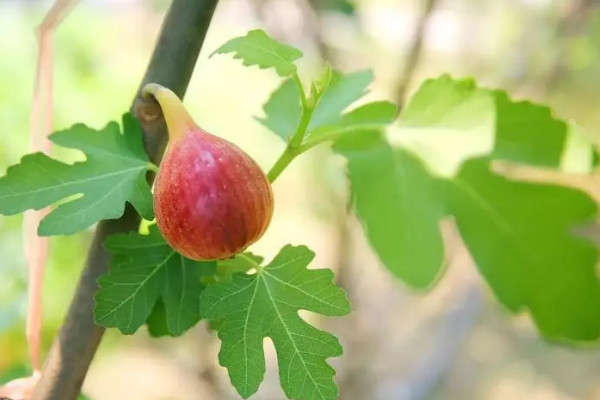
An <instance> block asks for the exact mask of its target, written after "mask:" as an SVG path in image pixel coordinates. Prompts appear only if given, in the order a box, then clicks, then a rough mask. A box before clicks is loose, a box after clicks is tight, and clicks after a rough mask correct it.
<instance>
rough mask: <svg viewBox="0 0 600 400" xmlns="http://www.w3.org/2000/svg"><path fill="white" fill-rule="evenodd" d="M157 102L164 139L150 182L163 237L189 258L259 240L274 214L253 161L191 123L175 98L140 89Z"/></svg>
mask: <svg viewBox="0 0 600 400" xmlns="http://www.w3.org/2000/svg"><path fill="white" fill-rule="evenodd" d="M143 93H144V95H145V96H150V95H152V96H154V98H155V99H156V101H157V102H158V103H159V105H160V107H161V109H162V112H163V115H164V117H165V121H166V123H167V128H168V131H169V143H168V146H167V151H166V154H165V156H164V158H163V160H162V162H161V163H160V167H159V170H158V175H157V177H156V181H155V184H154V212H155V215H156V223H157V225H158V227H159V229H160V231H161V232H162V234H163V236H164V238H165V240H166V241H167V242H168V243H169V244H170V245H171V247H173V248H174V249H175V250H177V251H178V252H179V253H181V254H183V255H184V256H186V257H188V258H191V259H194V260H218V259H224V258H229V257H232V256H234V255H235V254H237V253H239V252H241V251H243V250H244V249H245V248H246V247H248V246H249V245H250V244H252V243H254V242H255V241H256V240H258V239H259V238H260V237H261V236H262V235H263V233H264V232H265V230H266V229H267V226H268V225H269V222H270V221H271V217H272V215H273V193H272V191H271V184H270V183H269V181H268V179H267V177H266V176H265V174H264V173H263V171H262V170H261V168H260V167H259V166H258V164H256V162H255V161H254V160H253V159H252V158H251V157H250V156H249V155H248V154H246V153H245V152H244V151H243V150H241V149H240V148H239V147H237V146H236V145H235V144H233V143H231V142H229V141H227V140H225V139H222V138H220V137H217V136H214V135H212V134H210V133H208V132H206V131H204V130H203V129H201V128H200V127H198V125H196V123H195V122H194V121H193V120H192V118H191V116H190V115H189V114H188V113H187V111H186V110H185V108H184V107H183V105H182V104H181V101H180V100H179V98H178V97H177V96H176V95H175V93H173V92H172V91H171V90H169V89H167V88H165V87H162V86H160V85H157V84H149V85H147V86H145V87H144V90H143Z"/></svg>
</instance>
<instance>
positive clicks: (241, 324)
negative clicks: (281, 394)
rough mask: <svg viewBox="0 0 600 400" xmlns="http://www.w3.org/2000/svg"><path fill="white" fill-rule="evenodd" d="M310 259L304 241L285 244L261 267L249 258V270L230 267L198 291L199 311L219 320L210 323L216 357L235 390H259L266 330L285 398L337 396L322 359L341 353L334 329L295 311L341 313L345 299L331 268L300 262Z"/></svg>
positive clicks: (310, 399)
mask: <svg viewBox="0 0 600 400" xmlns="http://www.w3.org/2000/svg"><path fill="white" fill-rule="evenodd" d="M242 257H244V256H242ZM313 258H314V253H313V252H312V251H310V250H309V249H308V248H307V247H305V246H290V245H287V246H285V247H283V248H282V249H281V251H280V252H279V254H278V255H277V256H276V257H275V258H274V259H273V261H271V263H269V264H268V265H267V266H264V267H261V266H259V265H258V264H256V265H255V268H256V270H257V272H256V273H255V274H253V275H247V274H236V275H234V276H233V280H232V281H231V282H228V283H216V284H213V285H210V286H209V287H208V288H207V289H206V290H204V292H203V293H202V295H201V302H200V307H201V314H202V317H203V318H205V319H208V320H211V321H212V320H219V321H221V322H220V323H219V324H217V325H216V327H218V332H219V338H220V339H221V341H222V345H221V351H220V352H219V361H220V363H221V365H223V366H225V367H226V368H227V369H228V370H229V377H230V379H231V382H232V383H233V385H234V386H235V387H236V389H237V391H238V392H239V393H240V395H241V396H242V397H244V398H248V397H249V396H251V395H252V394H253V393H255V392H256V391H257V390H258V387H259V385H260V382H261V381H262V379H263V377H264V374H265V356H264V351H263V339H264V338H265V337H270V338H271V339H272V340H273V343H274V345H275V349H276V351H277V359H278V363H279V378H280V382H281V386H282V387H283V389H284V391H285V393H286V395H287V396H288V397H289V398H293V399H301V400H314V399H323V400H326V399H327V400H329V399H330V400H333V399H336V398H337V396H338V389H337V387H336V385H335V383H334V381H333V376H334V374H335V371H334V369H333V368H332V367H331V366H329V365H328V364H327V362H326V359H327V358H329V357H335V356H340V355H341V354H342V348H341V346H340V344H339V343H338V340H337V338H336V337H335V336H333V335H331V334H329V333H326V332H323V331H320V330H318V329H316V328H314V327H312V326H311V325H309V324H308V323H306V322H305V321H304V320H303V319H302V318H300V316H299V315H298V310H300V309H303V310H309V311H312V312H317V313H320V314H324V315H345V314H347V313H349V312H350V306H349V304H348V301H347V299H346V297H345V295H344V292H343V291H342V290H340V289H339V288H337V287H336V286H335V285H334V284H333V273H332V272H331V271H330V270H325V269H316V270H315V269H313V270H309V269H307V268H306V267H307V266H308V264H309V263H310V262H311V261H312V259H313ZM250 261H252V260H250ZM252 262H253V261H252Z"/></svg>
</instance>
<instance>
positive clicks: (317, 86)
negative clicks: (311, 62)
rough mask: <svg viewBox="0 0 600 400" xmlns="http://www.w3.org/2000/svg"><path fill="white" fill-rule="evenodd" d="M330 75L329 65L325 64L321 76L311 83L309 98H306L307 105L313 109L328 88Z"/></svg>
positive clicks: (331, 72)
mask: <svg viewBox="0 0 600 400" xmlns="http://www.w3.org/2000/svg"><path fill="white" fill-rule="evenodd" d="M332 74H333V71H332V69H331V64H329V63H326V64H325V67H324V68H323V71H321V75H319V77H318V78H317V79H316V80H314V81H313V82H312V83H311V85H310V96H309V98H308V104H310V106H311V107H314V106H315V105H316V104H317V102H318V101H319V99H320V98H321V96H322V95H323V93H324V92H325V90H327V88H328V87H329V84H330V83H331V77H332Z"/></svg>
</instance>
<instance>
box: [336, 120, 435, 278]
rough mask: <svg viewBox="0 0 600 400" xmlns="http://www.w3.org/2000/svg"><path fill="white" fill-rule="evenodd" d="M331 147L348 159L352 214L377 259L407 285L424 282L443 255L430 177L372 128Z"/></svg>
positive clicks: (407, 153)
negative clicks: (359, 223)
mask: <svg viewBox="0 0 600 400" xmlns="http://www.w3.org/2000/svg"><path fill="white" fill-rule="evenodd" d="M334 150H335V151H336V152H337V153H339V154H341V155H343V156H344V157H346V159H347V160H348V167H347V169H348V175H349V177H350V182H351V188H352V198H353V202H354V206H355V208H356V213H357V215H358V217H359V218H360V220H361V221H362V223H363V226H364V228H365V232H366V234H367V236H368V238H369V240H370V242H371V244H372V246H373V248H374V249H375V250H376V251H377V254H378V255H379V257H380V258H381V260H382V261H383V263H384V264H385V265H386V266H387V267H388V268H389V269H390V270H391V271H393V272H394V274H396V275H397V276H398V277H400V278H402V279H403V280H405V281H406V282H408V283H409V284H411V285H412V286H415V287H426V286H429V285H430V284H431V283H432V282H433V280H434V279H435V277H436V276H438V274H439V273H440V269H441V266H442V261H443V257H444V255H443V244H442V237H441V234H440V232H439V229H438V221H439V219H440V218H441V217H442V215H443V202H442V201H441V199H440V198H439V197H438V196H437V195H436V193H435V180H434V179H433V178H432V177H431V176H430V175H429V174H428V172H427V171H426V169H425V167H424V166H423V165H422V164H421V162H420V161H419V160H418V159H417V158H415V156H413V155H411V154H410V153H409V152H407V151H405V150H400V149H398V150H393V149H392V148H391V146H390V145H389V144H388V143H387V141H386V140H385V138H384V137H383V135H382V134H381V133H380V132H377V131H365V132H356V133H354V134H352V135H346V136H345V137H344V138H343V139H341V140H339V141H338V142H336V144H335V145H334Z"/></svg>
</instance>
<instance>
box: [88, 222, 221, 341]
mask: <svg viewBox="0 0 600 400" xmlns="http://www.w3.org/2000/svg"><path fill="white" fill-rule="evenodd" d="M105 247H106V248H107V249H108V251H110V252H111V253H112V254H113V263H112V266H111V270H110V272H109V273H108V274H106V275H104V276H102V277H100V279H99V280H98V283H99V285H100V289H99V290H98V292H97V293H96V296H95V299H96V307H95V309H94V316H95V321H96V323H97V324H98V325H101V326H104V327H107V328H113V327H114V328H118V329H119V330H120V331H121V332H122V333H124V334H131V333H134V332H135V331H136V330H137V329H138V328H139V327H140V326H141V325H142V324H143V323H144V322H145V321H146V320H147V319H148V317H149V316H150V315H151V313H152V311H153V309H154V307H155V304H156V301H157V300H158V299H159V298H160V299H162V301H163V302H164V305H165V309H166V323H167V328H168V331H169V332H170V333H171V334H172V335H174V336H177V335H181V334H182V333H183V332H185V331H186V330H187V329H189V328H191V327H192V326H194V325H195V324H196V323H197V322H198V321H199V320H200V315H199V313H198V310H199V301H200V293H201V292H202V290H203V289H204V286H203V285H202V283H201V277H202V276H203V275H207V274H213V273H214V272H215V264H216V263H215V262H198V261H193V260H190V259H187V258H185V257H183V256H181V255H180V254H178V253H177V252H175V250H173V249H172V248H171V247H170V246H169V245H168V244H167V243H166V242H165V240H164V239H163V237H162V235H161V234H160V232H159V230H158V228H157V227H156V225H153V226H151V227H150V233H149V234H148V235H140V234H138V233H131V234H128V235H125V234H123V235H112V236H110V237H109V238H108V239H107V240H106V242H105Z"/></svg>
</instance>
